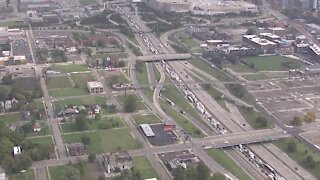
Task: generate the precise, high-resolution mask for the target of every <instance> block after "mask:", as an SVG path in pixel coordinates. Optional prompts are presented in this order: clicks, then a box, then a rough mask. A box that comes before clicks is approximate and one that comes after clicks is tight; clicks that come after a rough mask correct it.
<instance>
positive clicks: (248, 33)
mask: <svg viewBox="0 0 320 180" xmlns="http://www.w3.org/2000/svg"><path fill="white" fill-rule="evenodd" d="M246 34H247V35H255V34H257V32H256V30H255V29H253V28H249V29H248V30H247V32H246Z"/></svg>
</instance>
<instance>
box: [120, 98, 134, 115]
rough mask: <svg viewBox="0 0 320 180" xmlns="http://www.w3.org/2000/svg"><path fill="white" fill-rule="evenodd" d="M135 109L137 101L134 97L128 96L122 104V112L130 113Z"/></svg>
mask: <svg viewBox="0 0 320 180" xmlns="http://www.w3.org/2000/svg"><path fill="white" fill-rule="evenodd" d="M136 109H137V100H136V98H134V96H128V97H127V98H126V99H125V100H124V103H123V111H124V112H127V113H131V112H134V111H136Z"/></svg>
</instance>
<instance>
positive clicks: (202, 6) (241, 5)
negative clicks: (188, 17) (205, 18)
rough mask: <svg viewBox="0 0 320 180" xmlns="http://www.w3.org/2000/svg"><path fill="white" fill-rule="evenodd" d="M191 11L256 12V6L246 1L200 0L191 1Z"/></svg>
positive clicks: (201, 12) (198, 13)
mask: <svg viewBox="0 0 320 180" xmlns="http://www.w3.org/2000/svg"><path fill="white" fill-rule="evenodd" d="M191 12H192V13H193V14H197V15H221V14H222V15H223V14H231V13H232V14H239V13H243V12H251V13H258V12H259V10H258V7H257V6H256V5H254V4H252V3H250V2H247V1H222V0H215V1H210V0H202V1H197V0H194V1H192V4H191Z"/></svg>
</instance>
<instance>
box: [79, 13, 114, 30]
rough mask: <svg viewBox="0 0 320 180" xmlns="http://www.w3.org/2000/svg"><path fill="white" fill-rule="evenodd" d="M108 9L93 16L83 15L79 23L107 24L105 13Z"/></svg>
mask: <svg viewBox="0 0 320 180" xmlns="http://www.w3.org/2000/svg"><path fill="white" fill-rule="evenodd" d="M109 13H110V12H109V11H106V10H105V11H103V12H102V13H100V14H97V15H95V16H90V17H85V18H82V20H81V22H80V23H81V24H82V25H96V24H102V25H107V26H108V25H109V24H110V22H109V20H108V18H107V15H108V14H109Z"/></svg>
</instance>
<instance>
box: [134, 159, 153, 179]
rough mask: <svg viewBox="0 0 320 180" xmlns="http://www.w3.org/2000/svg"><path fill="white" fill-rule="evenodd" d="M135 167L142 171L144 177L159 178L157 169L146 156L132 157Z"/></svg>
mask: <svg viewBox="0 0 320 180" xmlns="http://www.w3.org/2000/svg"><path fill="white" fill-rule="evenodd" d="M132 161H133V167H134V168H135V169H136V170H138V171H139V172H140V173H141V177H142V179H149V178H158V179H159V177H158V175H157V173H156V171H155V170H154V169H153V168H152V166H151V164H150V162H149V161H148V159H147V158H146V157H144V156H137V157H133V158H132Z"/></svg>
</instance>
